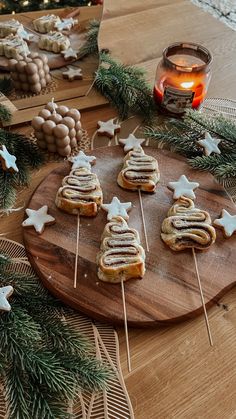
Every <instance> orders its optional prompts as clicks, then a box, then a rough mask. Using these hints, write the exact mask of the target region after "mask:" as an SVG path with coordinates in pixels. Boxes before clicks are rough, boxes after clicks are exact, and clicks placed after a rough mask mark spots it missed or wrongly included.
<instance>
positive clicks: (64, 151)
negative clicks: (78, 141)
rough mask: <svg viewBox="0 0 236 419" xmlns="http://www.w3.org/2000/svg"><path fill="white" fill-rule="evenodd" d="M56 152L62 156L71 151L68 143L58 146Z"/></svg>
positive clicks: (67, 154)
mask: <svg viewBox="0 0 236 419" xmlns="http://www.w3.org/2000/svg"><path fill="white" fill-rule="evenodd" d="M57 152H58V154H60V156H63V157H66V156H69V155H70V153H71V147H70V146H69V145H68V146H66V147H64V148H58V149H57Z"/></svg>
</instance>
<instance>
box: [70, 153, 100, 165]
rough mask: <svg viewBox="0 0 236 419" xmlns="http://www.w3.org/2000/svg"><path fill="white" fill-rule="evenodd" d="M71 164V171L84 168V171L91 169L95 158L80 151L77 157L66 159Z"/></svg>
mask: <svg viewBox="0 0 236 419" xmlns="http://www.w3.org/2000/svg"><path fill="white" fill-rule="evenodd" d="M68 160H69V161H70V162H71V163H73V164H72V170H74V169H79V168H81V167H85V168H86V169H91V165H93V164H95V162H96V157H95V156H87V155H86V154H85V153H84V152H83V151H80V152H79V154H77V156H73V157H70V158H69V159H68Z"/></svg>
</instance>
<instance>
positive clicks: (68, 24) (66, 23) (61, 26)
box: [55, 17, 78, 31]
mask: <svg viewBox="0 0 236 419" xmlns="http://www.w3.org/2000/svg"><path fill="white" fill-rule="evenodd" d="M77 23H78V20H77V19H73V18H72V17H69V18H68V19H62V21H61V22H56V23H55V27H56V28H57V30H58V31H63V30H65V29H67V30H70V29H71V28H72V27H73V26H74V25H77Z"/></svg>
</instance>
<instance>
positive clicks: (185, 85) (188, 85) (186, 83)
mask: <svg viewBox="0 0 236 419" xmlns="http://www.w3.org/2000/svg"><path fill="white" fill-rule="evenodd" d="M193 85H194V81H184V82H183V83H180V86H181V87H183V88H184V89H190V88H191V87H193Z"/></svg>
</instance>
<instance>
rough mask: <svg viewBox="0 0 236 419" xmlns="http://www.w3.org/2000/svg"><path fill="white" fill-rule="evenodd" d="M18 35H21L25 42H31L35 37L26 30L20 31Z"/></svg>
mask: <svg viewBox="0 0 236 419" xmlns="http://www.w3.org/2000/svg"><path fill="white" fill-rule="evenodd" d="M17 35H19V36H20V37H21V38H22V39H24V40H25V41H29V40H30V39H31V38H32V37H33V35H32V34H30V33H29V32H27V31H26V30H25V29H18V31H17Z"/></svg>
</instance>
